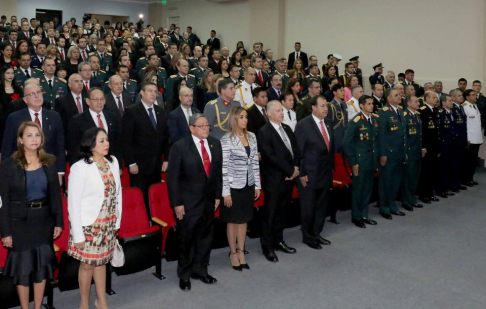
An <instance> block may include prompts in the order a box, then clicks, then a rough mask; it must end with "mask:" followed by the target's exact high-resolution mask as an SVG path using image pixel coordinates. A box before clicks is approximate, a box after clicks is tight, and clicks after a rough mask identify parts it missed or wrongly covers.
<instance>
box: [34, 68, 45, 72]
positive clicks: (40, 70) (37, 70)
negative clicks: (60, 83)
mask: <svg viewBox="0 0 486 309" xmlns="http://www.w3.org/2000/svg"><path fill="white" fill-rule="evenodd" d="M35 69H36V70H37V71H39V72H44V71H43V70H41V69H39V68H35Z"/></svg>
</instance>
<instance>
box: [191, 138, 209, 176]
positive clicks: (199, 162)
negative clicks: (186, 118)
mask: <svg viewBox="0 0 486 309" xmlns="http://www.w3.org/2000/svg"><path fill="white" fill-rule="evenodd" d="M187 142H188V144H189V145H188V146H189V150H190V151H192V153H193V154H194V156H195V158H196V160H197V162H198V164H197V166H199V169H200V170H201V171H200V172H203V174H204V175H205V176H206V171H205V170H204V164H203V162H202V159H201V155H200V154H199V150H198V149H197V146H196V144H195V143H194V139H193V138H192V135H190V136H189V137H188V139H187ZM208 143H209V141H208ZM198 146H199V145H198ZM210 148H211V147H210ZM206 150H207V149H206ZM212 154H213V153H212V152H211V155H212ZM213 158H214V156H213Z"/></svg>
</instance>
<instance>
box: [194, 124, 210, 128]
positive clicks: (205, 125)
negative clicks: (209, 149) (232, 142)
mask: <svg viewBox="0 0 486 309" xmlns="http://www.w3.org/2000/svg"><path fill="white" fill-rule="evenodd" d="M193 127H196V128H199V129H209V127H210V126H209V124H203V125H201V126H194V125H193Z"/></svg>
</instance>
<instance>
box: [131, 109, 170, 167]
mask: <svg viewBox="0 0 486 309" xmlns="http://www.w3.org/2000/svg"><path fill="white" fill-rule="evenodd" d="M152 107H153V109H154V111H153V112H154V116H155V118H156V122H157V128H154V127H153V125H152V122H151V121H150V118H149V114H148V112H147V110H146V109H145V107H144V105H143V103H141V102H140V103H136V104H133V105H132V106H129V107H128V108H127V109H126V110H125V113H124V114H123V120H122V139H123V140H122V144H123V157H124V159H125V164H126V165H131V164H137V165H138V170H139V173H140V174H145V175H150V174H153V173H155V172H160V171H161V169H162V155H163V156H164V160H165V161H167V159H168V154H169V134H168V132H167V120H166V116H165V113H164V110H163V109H162V108H161V107H160V106H158V105H155V104H154V105H153V106H152Z"/></svg>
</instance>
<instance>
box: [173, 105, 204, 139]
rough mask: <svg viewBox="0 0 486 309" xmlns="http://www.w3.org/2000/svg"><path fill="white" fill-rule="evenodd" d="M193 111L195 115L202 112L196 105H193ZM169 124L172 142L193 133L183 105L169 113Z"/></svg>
mask: <svg viewBox="0 0 486 309" xmlns="http://www.w3.org/2000/svg"><path fill="white" fill-rule="evenodd" d="M191 112H192V114H193V115H194V114H195V113H200V111H199V110H198V109H196V108H194V107H191ZM167 126H168V127H169V137H170V142H171V143H172V144H174V143H175V142H177V141H178V140H179V139H181V138H183V137H186V136H189V135H190V134H191V131H190V130H189V125H188V124H187V120H186V115H185V114H184V111H183V110H182V107H181V106H178V107H177V108H176V109H174V110H173V111H172V112H170V113H169V117H168V119H167Z"/></svg>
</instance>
